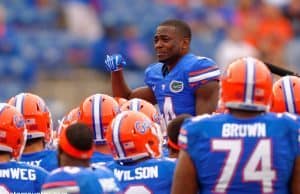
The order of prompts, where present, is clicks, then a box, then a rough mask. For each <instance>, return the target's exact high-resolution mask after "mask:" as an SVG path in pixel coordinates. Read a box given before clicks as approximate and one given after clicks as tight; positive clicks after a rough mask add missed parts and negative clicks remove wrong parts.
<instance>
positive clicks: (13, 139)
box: [0, 103, 48, 194]
mask: <svg viewBox="0 0 300 194" xmlns="http://www.w3.org/2000/svg"><path fill="white" fill-rule="evenodd" d="M26 137H27V130H26V127H25V121H24V117H23V116H22V114H21V113H20V112H19V111H18V110H17V109H16V108H15V107H13V106H11V105H8V104H6V103H0V193H1V194H9V193H40V192H41V187H42V184H43V183H44V181H45V178H46V177H47V175H48V173H47V171H45V170H44V169H42V168H40V167H36V166H31V165H28V164H25V163H19V162H17V160H18V159H19V158H20V156H21V154H22V151H23V148H24V146H25V142H26Z"/></svg>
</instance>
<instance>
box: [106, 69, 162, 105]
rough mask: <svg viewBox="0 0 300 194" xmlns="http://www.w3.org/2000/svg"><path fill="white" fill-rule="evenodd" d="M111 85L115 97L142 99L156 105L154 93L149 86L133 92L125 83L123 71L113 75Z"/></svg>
mask: <svg viewBox="0 0 300 194" xmlns="http://www.w3.org/2000/svg"><path fill="white" fill-rule="evenodd" d="M111 83H112V93H113V96H118V97H123V98H126V99H131V98H141V99H144V100H147V101H148V102H150V103H152V104H156V99H155V96H154V94H153V91H152V90H151V89H150V88H149V87H148V86H145V87H139V88H136V89H133V90H131V89H130V88H129V87H128V85H127V83H126V81H125V78H124V76H123V72H122V70H120V71H115V72H112V73H111Z"/></svg>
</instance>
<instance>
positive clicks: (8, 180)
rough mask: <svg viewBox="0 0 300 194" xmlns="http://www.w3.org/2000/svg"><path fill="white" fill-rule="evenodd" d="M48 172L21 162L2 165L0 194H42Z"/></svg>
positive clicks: (0, 164) (0, 168)
mask: <svg viewBox="0 0 300 194" xmlns="http://www.w3.org/2000/svg"><path fill="white" fill-rule="evenodd" d="M47 176H48V172H47V171H45V170H44V169H42V168H39V167H36V166H30V165H28V164H22V163H19V162H14V161H11V162H7V163H0V193H1V194H9V193H40V192H41V188H42V184H43V183H44V182H45V179H46V177H47Z"/></svg>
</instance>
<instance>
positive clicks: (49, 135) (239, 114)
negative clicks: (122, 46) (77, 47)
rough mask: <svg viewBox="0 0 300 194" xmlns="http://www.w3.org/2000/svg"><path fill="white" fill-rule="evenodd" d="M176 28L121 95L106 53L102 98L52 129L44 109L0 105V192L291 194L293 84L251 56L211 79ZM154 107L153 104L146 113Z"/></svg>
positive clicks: (159, 36) (31, 103)
mask: <svg viewBox="0 0 300 194" xmlns="http://www.w3.org/2000/svg"><path fill="white" fill-rule="evenodd" d="M190 40H191V32H190V29H189V27H188V26H187V25H186V24H185V23H184V22H182V21H179V20H167V21H165V22H163V23H161V24H160V25H159V26H158V27H157V30H156V34H155V36H154V46H155V49H156V52H157V57H158V60H159V62H157V63H155V64H152V65H150V66H149V67H148V68H147V69H146V71H145V84H146V86H145V87H141V88H136V89H134V90H131V89H130V88H129V87H128V86H127V85H126V82H125V79H124V76H123V73H122V69H123V67H124V66H126V61H125V59H124V58H123V57H122V56H121V55H110V56H107V58H106V60H105V64H106V67H107V69H108V70H109V71H110V72H111V78H112V80H111V82H112V93H113V94H112V96H110V95H107V94H102V93H96V94H94V95H91V96H89V97H87V98H85V99H84V100H83V101H82V102H81V103H80V104H79V105H76V106H74V108H73V109H72V110H70V111H69V112H67V113H66V115H65V116H64V117H63V118H62V119H61V120H60V122H59V127H58V128H57V129H53V127H52V126H53V125H52V122H53V121H52V118H51V113H50V111H49V109H48V108H47V105H46V103H45V102H44V100H43V99H42V98H41V97H40V96H38V95H36V94H32V93H20V94H18V95H16V96H14V97H12V98H10V99H9V100H8V102H7V103H1V104H0V161H1V163H0V193H4V194H5V193H52V194H54V193H57V194H60V193H63V194H65V193H68V194H75V193H80V194H86V193H108V194H109V193H111V194H112V193H124V194H150V193H158V194H164V193H166V194H169V193H172V194H183V193H187V194H190V193H191V194H192V193H195V194H196V193H204V194H209V193H229V194H230V193H232V194H238V193H249V194H250V193H251V194H252V193H274V194H285V193H293V194H294V193H296V194H299V193H300V122H299V121H300V120H299V115H298V114H300V96H299V94H298V93H299V89H300V78H298V77H294V76H284V77H281V78H280V79H279V80H277V81H273V79H272V74H271V72H270V71H269V69H268V68H267V66H266V65H265V64H264V63H263V62H261V61H260V60H259V59H256V58H253V57H244V58H240V59H237V60H235V61H233V62H232V63H230V64H227V67H226V69H225V70H224V72H223V73H222V74H221V72H220V70H219V69H218V66H217V65H216V64H215V63H214V61H213V60H212V59H209V58H205V57H198V56H195V55H193V54H192V53H190V52H189V44H190ZM155 104H157V105H158V106H157V107H156V106H155Z"/></svg>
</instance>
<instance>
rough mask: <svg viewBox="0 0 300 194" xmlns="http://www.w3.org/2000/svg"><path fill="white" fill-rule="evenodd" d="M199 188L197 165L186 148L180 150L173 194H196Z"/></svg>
mask: <svg viewBox="0 0 300 194" xmlns="http://www.w3.org/2000/svg"><path fill="white" fill-rule="evenodd" d="M198 188H199V185H198V181H197V173H196V169H195V166H194V164H193V162H192V160H191V158H190V156H189V154H188V153H187V152H186V151H184V150H180V152H179V157H178V162H177V165H176V169H175V173H174V177H173V183H172V194H182V193H189V194H193V193H195V194H196V193H197V192H198Z"/></svg>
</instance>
